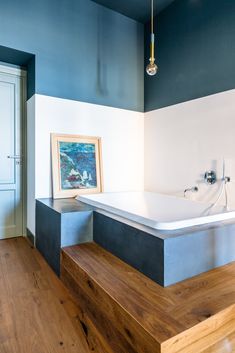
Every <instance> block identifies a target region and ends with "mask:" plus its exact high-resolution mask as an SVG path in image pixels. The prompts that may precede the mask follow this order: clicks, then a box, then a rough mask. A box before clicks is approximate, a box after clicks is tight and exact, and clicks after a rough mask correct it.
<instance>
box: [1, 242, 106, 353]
mask: <svg viewBox="0 0 235 353" xmlns="http://www.w3.org/2000/svg"><path fill="white" fill-rule="evenodd" d="M0 294H1V295H0V353H60V352H63V353H90V352H94V353H111V352H106V350H105V349H104V348H103V345H102V343H101V342H100V339H99V338H97V337H96V336H95V335H94V333H93V331H92V332H89V337H88V332H87V328H86V327H85V326H83V322H82V319H83V314H82V312H81V309H80V308H79V307H78V305H76V304H75V302H74V301H73V299H72V298H71V296H70V293H69V292H68V290H67V289H66V288H65V287H64V285H63V284H62V282H61V281H60V280H59V279H58V278H57V277H56V275H55V274H54V273H53V271H52V270H51V269H50V268H49V266H48V265H47V263H46V262H45V261H44V259H43V258H42V256H41V255H40V254H39V253H38V251H37V250H36V249H34V248H33V247H31V246H30V245H29V243H28V242H27V240H26V239H25V238H22V237H19V238H14V239H7V240H2V241H0Z"/></svg>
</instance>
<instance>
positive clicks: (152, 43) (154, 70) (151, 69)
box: [146, 0, 158, 76]
mask: <svg viewBox="0 0 235 353" xmlns="http://www.w3.org/2000/svg"><path fill="white" fill-rule="evenodd" d="M153 22H154V18H153V0H151V37H150V38H151V39H150V59H149V61H150V63H149V64H148V65H147V67H146V72H147V74H148V75H149V76H154V75H156V73H157V72H158V67H157V65H156V64H155V56H154V46H155V39H154V23H153Z"/></svg>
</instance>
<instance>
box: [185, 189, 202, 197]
mask: <svg viewBox="0 0 235 353" xmlns="http://www.w3.org/2000/svg"><path fill="white" fill-rule="evenodd" d="M198 190H199V189H198V187H197V186H193V187H192V188H187V189H185V190H184V197H185V196H186V193H187V192H198Z"/></svg>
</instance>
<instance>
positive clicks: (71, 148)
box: [59, 141, 97, 190]
mask: <svg viewBox="0 0 235 353" xmlns="http://www.w3.org/2000/svg"><path fill="white" fill-rule="evenodd" d="M59 158H60V178H61V189H62V190H70V189H93V188H97V171H96V146H95V144H93V143H81V142H66V141H60V142H59Z"/></svg>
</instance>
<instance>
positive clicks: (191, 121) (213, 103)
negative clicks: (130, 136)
mask: <svg viewBox="0 0 235 353" xmlns="http://www.w3.org/2000/svg"><path fill="white" fill-rule="evenodd" d="M223 158H225V161H226V174H227V175H229V176H230V177H231V181H232V182H231V183H230V184H228V191H229V204H230V207H233V208H234V207H235V90H231V91H227V92H223V93H219V94H215V95H211V96H208V97H203V98H201V99H196V100H193V101H189V102H186V103H181V104H177V105H174V106H170V107H167V108H163V109H159V110H155V111H151V112H149V113H147V114H145V190H148V191H156V192H161V193H166V194H174V195H178V196H183V190H184V189H186V188H187V187H192V186H194V185H198V186H199V193H197V194H191V195H190V194H188V196H187V197H189V198H194V199H195V200H199V201H205V202H211V201H214V200H215V199H216V195H218V188H219V183H216V184H215V185H214V186H208V185H206V184H205V183H204V182H203V174H204V173H205V171H207V170H210V169H213V170H215V171H216V172H217V174H218V177H219V178H221V176H222V160H223ZM220 203H222V204H223V203H224V199H222V200H221V202H220Z"/></svg>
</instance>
